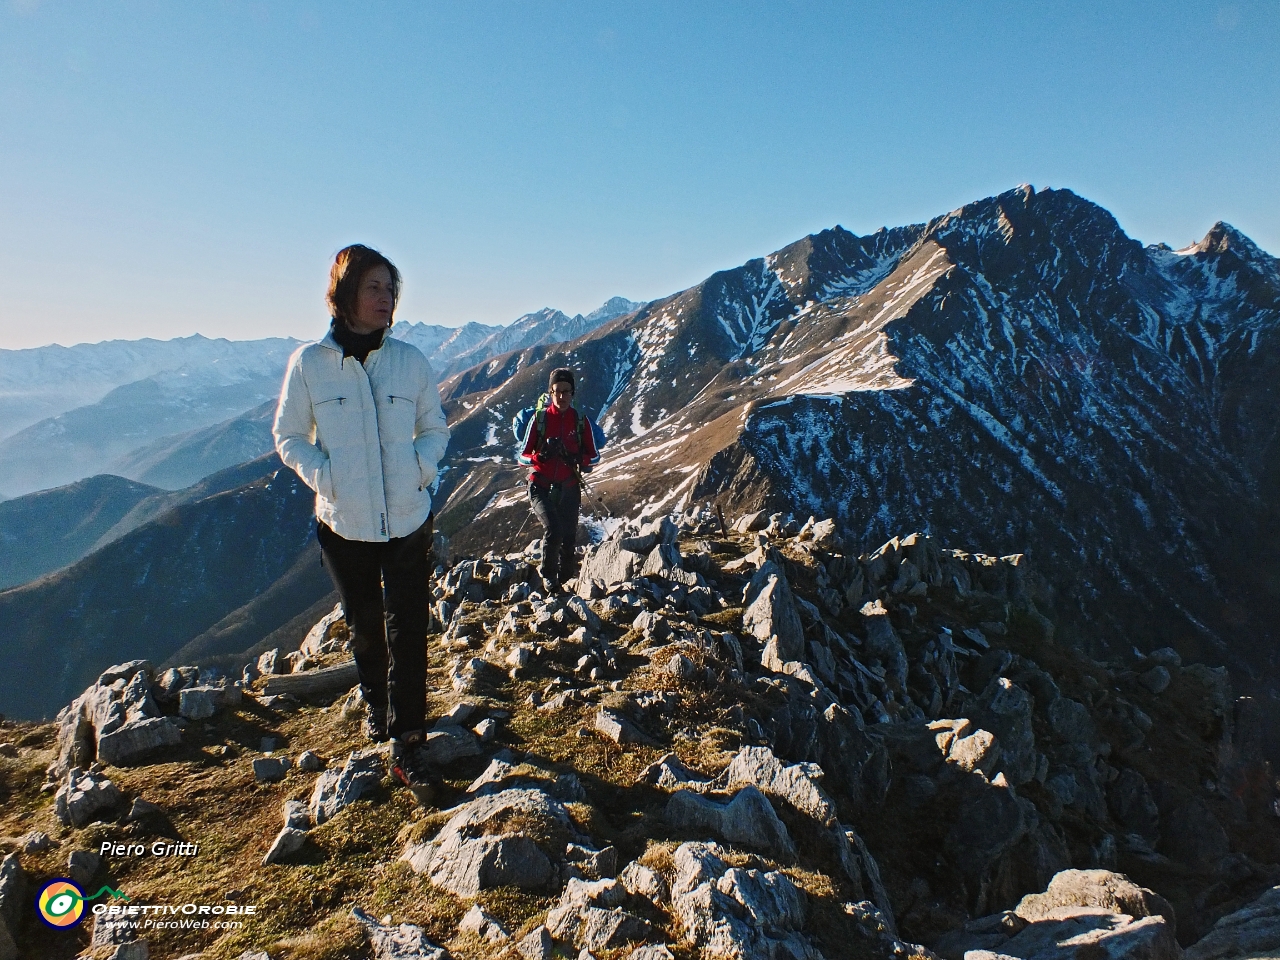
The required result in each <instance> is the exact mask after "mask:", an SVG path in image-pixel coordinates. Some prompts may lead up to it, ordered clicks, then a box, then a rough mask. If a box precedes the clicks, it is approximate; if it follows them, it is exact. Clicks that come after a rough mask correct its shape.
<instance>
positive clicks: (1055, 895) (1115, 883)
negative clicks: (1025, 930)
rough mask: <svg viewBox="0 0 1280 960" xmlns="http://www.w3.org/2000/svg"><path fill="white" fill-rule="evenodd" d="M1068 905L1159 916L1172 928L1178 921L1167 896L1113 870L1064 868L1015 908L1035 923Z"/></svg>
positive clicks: (1136, 914) (1135, 915)
mask: <svg viewBox="0 0 1280 960" xmlns="http://www.w3.org/2000/svg"><path fill="white" fill-rule="evenodd" d="M1065 907H1096V908H1099V909H1103V910H1109V911H1110V912H1112V913H1122V914H1127V915H1128V916H1130V917H1134V918H1142V917H1155V916H1160V917H1164V918H1165V919H1166V920H1167V921H1168V922H1169V926H1170V927H1171V928H1176V927H1177V923H1178V922H1177V918H1176V917H1175V916H1174V912H1173V907H1172V906H1170V904H1169V901H1168V900H1166V899H1165V898H1164V897H1162V896H1160V894H1158V893H1156V892H1155V891H1153V890H1148V889H1147V888H1146V887H1140V886H1138V885H1137V884H1136V883H1134V882H1133V881H1132V880H1130V879H1129V878H1128V877H1126V876H1125V875H1124V874H1122V873H1112V872H1111V871H1110V870H1063V871H1062V872H1061V873H1059V874H1057V875H1056V876H1055V877H1054V878H1053V879H1052V880H1051V881H1050V882H1049V886H1048V888H1047V889H1046V890H1045V892H1044V893H1030V894H1027V896H1025V897H1023V898H1022V900H1021V901H1020V902H1019V903H1018V905H1017V906H1016V907H1014V910H1013V912H1014V913H1016V914H1017V915H1018V916H1019V917H1021V918H1022V919H1023V920H1026V921H1027V922H1028V923H1034V922H1036V921H1038V920H1044V919H1046V918H1049V917H1051V916H1052V915H1053V913H1054V911H1055V910H1059V909H1061V908H1065Z"/></svg>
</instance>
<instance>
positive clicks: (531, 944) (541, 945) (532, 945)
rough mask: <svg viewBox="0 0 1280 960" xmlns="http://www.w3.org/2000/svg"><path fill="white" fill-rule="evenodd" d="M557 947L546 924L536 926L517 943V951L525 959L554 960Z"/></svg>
mask: <svg viewBox="0 0 1280 960" xmlns="http://www.w3.org/2000/svg"><path fill="white" fill-rule="evenodd" d="M555 949H556V943H555V941H554V940H552V939H551V934H550V933H549V932H548V931H547V928H546V927H545V926H538V927H534V928H533V929H532V930H530V931H529V933H528V934H527V935H526V936H525V937H524V939H523V940H521V941H520V942H519V943H517V944H516V952H517V953H519V954H520V956H521V957H523V958H524V960H552V958H553V957H554V956H555Z"/></svg>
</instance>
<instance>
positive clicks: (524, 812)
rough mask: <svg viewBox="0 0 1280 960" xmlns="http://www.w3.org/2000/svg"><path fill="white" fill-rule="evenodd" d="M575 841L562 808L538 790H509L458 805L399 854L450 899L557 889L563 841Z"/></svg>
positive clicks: (519, 788)
mask: <svg viewBox="0 0 1280 960" xmlns="http://www.w3.org/2000/svg"><path fill="white" fill-rule="evenodd" d="M579 839H583V838H580V837H578V835H577V832H576V831H575V830H574V827H573V823H572V821H571V820H570V819H569V814H568V812H567V811H566V810H565V808H564V806H563V805H562V804H561V803H560V802H559V801H558V800H555V799H554V798H552V797H550V796H548V795H547V794H546V793H544V792H543V791H541V790H537V789H529V788H522V787H513V788H511V789H508V790H503V791H501V792H499V793H494V794H490V795H488V796H482V797H477V798H476V799H475V800H471V801H469V802H467V803H464V804H462V805H461V806H459V807H457V808H456V809H455V810H454V812H453V816H452V817H450V819H449V821H448V822H447V823H446V824H445V825H444V827H443V828H441V830H440V833H439V834H438V835H437V836H436V838H435V839H434V840H432V841H430V842H429V843H424V844H410V845H409V846H408V847H407V848H406V849H405V851H404V853H403V854H402V855H401V859H402V860H406V861H408V863H409V865H410V866H411V867H412V868H413V870H414V872H416V873H425V874H426V875H427V877H428V878H429V879H430V880H431V882H432V883H433V884H435V885H436V886H437V887H440V888H442V889H444V890H448V891H449V892H450V893H453V894H454V895H455V896H459V897H474V896H476V894H478V893H480V891H482V890H488V889H491V888H493V887H499V886H505V885H511V886H516V887H520V888H521V889H524V890H547V889H551V888H554V887H555V886H557V885H558V883H559V879H560V871H561V866H562V859H563V852H564V849H565V845H566V841H567V840H579Z"/></svg>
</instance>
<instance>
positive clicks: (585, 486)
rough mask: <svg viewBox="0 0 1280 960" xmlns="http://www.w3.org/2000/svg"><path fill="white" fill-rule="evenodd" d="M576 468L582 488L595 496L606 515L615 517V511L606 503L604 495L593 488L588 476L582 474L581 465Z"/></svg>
mask: <svg viewBox="0 0 1280 960" xmlns="http://www.w3.org/2000/svg"><path fill="white" fill-rule="evenodd" d="M574 470H575V471H576V472H577V474H578V483H580V484H581V485H582V489H583V490H585V491H586V492H587V493H588V494H590V495H591V496H592V497H594V498H595V501H596V503H598V504H600V509H602V510H603V511H604V515H605V516H606V517H609V518H612V517H613V511H612V510H610V509H609V505H608V504H607V503H605V502H604V497H602V496H600V494H598V493H596V492H595V490H594V489H593V488H592V486H591V484H589V483H587V478H586V477H584V476H583V475H582V468H581V467H575V468H574Z"/></svg>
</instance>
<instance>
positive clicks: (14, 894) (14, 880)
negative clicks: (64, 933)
mask: <svg viewBox="0 0 1280 960" xmlns="http://www.w3.org/2000/svg"><path fill="white" fill-rule="evenodd" d="M27 885H28V884H27V872H26V871H25V870H23V869H22V864H21V863H19V862H18V856H17V854H13V853H11V854H9V855H8V856H6V857H5V858H4V860H2V861H0V960H14V958H15V957H17V955H18V948H17V940H18V927H19V925H20V924H21V923H22V921H23V920H24V918H25V911H26V910H27V909H29V908H28V905H27Z"/></svg>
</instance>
